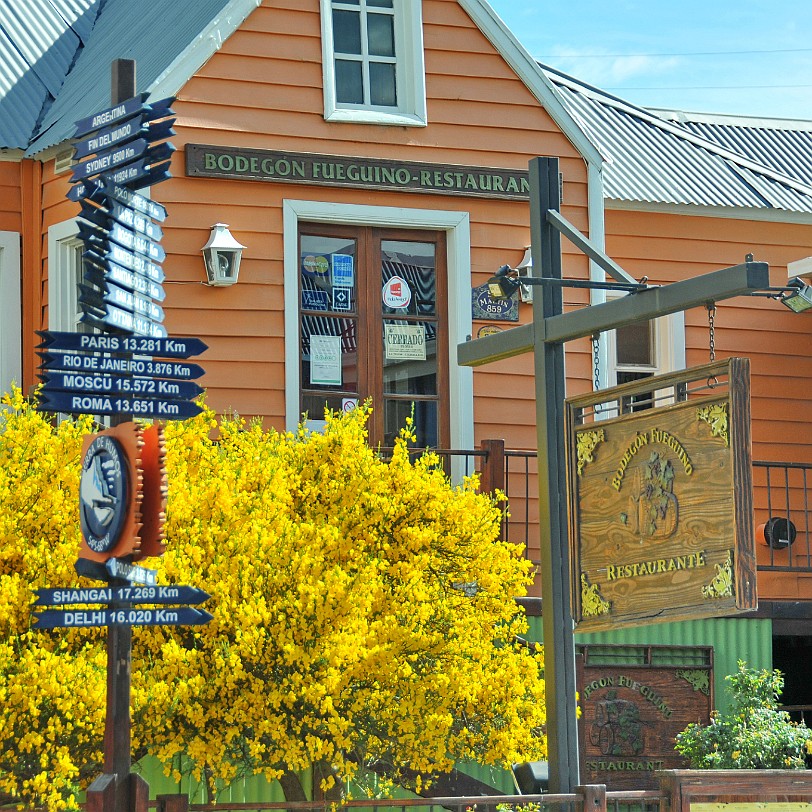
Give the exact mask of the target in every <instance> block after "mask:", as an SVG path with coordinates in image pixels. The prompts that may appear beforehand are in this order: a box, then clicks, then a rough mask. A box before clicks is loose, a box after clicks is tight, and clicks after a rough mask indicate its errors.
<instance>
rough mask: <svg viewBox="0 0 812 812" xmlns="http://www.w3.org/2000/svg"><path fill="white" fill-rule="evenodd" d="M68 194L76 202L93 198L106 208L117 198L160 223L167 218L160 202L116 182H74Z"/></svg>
mask: <svg viewBox="0 0 812 812" xmlns="http://www.w3.org/2000/svg"><path fill="white" fill-rule="evenodd" d="M67 196H68V198H69V199H70V200H72V201H74V203H78V202H79V201H80V200H93V201H95V202H96V203H98V204H99V205H100V206H104V207H105V208H107V204H108V201H109V200H117V201H118V202H119V203H123V204H124V205H125V206H129V207H130V208H131V209H135V211H137V212H139V213H140V214H143V215H146V216H147V217H151V218H152V219H153V220H157V221H158V222H159V223H162V222H163V221H164V220H166V209H165V208H164V207H163V206H162V205H161V204H160V203H156V202H155V201H154V200H150V199H149V198H148V197H144V196H143V195H139V194H138V193H137V192H133V191H132V190H131V189H126V188H125V187H123V186H117V185H116V184H114V183H108V184H102V183H99V182H98V181H95V180H86V181H83V182H82V183H76V184H74V185H73V186H72V187H71V188H70V190H69V191H68V195H67Z"/></svg>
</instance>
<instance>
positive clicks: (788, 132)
mask: <svg viewBox="0 0 812 812" xmlns="http://www.w3.org/2000/svg"><path fill="white" fill-rule="evenodd" d="M656 112H657V114H658V115H659V116H661V117H668V114H667V111H656ZM676 116H678V117H677V118H676V121H677V122H678V123H679V124H681V125H682V126H683V127H685V129H687V130H689V131H690V132H692V133H695V134H696V135H699V136H702V137H703V138H707V139H708V140H709V141H714V142H715V143H717V144H720V145H722V146H723V147H727V148H728V149H732V150H735V151H736V152H739V153H741V154H742V155H746V156H747V157H748V158H751V159H752V160H754V161H758V162H759V163H761V164H764V166H769V167H771V168H772V169H775V170H776V171H778V172H783V173H785V174H787V175H791V176H792V177H795V178H798V179H799V180H803V181H804V182H806V183H809V184H812V122H808V121H787V120H785V119H784V120H782V119H761V120H759V119H743V120H741V121H736V119H735V118H733V117H730V116H703V115H701V114H694V113H677V114H676ZM669 120H673V119H670V117H669Z"/></svg>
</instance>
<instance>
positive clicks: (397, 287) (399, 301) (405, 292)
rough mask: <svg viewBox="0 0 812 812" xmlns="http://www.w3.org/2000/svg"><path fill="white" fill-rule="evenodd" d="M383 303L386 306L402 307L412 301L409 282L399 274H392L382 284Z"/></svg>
mask: <svg viewBox="0 0 812 812" xmlns="http://www.w3.org/2000/svg"><path fill="white" fill-rule="evenodd" d="M382 295H383V303H384V304H385V305H386V306H387V307H391V308H394V309H399V310H400V309H403V308H406V307H408V306H409V302H411V301H412V289H411V288H410V287H409V283H408V282H407V281H406V280H405V279H403V278H402V277H400V276H393V277H392V278H391V279H388V280H387V282H386V284H385V285H384V286H383V294H382Z"/></svg>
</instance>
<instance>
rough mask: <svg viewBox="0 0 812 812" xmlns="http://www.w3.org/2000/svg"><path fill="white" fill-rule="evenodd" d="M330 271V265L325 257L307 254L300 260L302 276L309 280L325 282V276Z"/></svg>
mask: <svg viewBox="0 0 812 812" xmlns="http://www.w3.org/2000/svg"><path fill="white" fill-rule="evenodd" d="M329 271H330V263H329V262H328V261H327V257H322V256H315V255H314V254H308V255H307V256H306V257H305V258H304V259H303V260H302V274H303V275H304V276H308V277H310V278H311V279H319V280H324V281H327V274H328V272H329Z"/></svg>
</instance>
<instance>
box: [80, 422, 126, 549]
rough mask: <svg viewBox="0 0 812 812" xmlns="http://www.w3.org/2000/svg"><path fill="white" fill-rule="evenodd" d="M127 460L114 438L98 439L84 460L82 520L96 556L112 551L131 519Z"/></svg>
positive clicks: (81, 491)
mask: <svg viewBox="0 0 812 812" xmlns="http://www.w3.org/2000/svg"><path fill="white" fill-rule="evenodd" d="M128 497H129V482H128V475H127V459H126V455H125V453H124V450H123V449H122V447H121V445H120V444H119V442H118V441H117V440H114V439H113V438H112V437H106V436H104V435H101V436H99V437H96V439H95V440H93V442H92V443H91V444H90V447H89V448H88V449H87V453H86V454H85V458H84V460H83V461H82V479H81V482H80V485H79V518H80V523H81V526H82V535H83V536H84V537H85V541H86V542H87V546H88V547H90V549H91V550H93V551H94V552H96V553H106V552H109V551H110V550H112V549H113V548H114V547H115V546H116V543H117V542H118V540H119V536H120V535H121V531H122V529H123V527H124V522H125V520H126V518H127V508H128Z"/></svg>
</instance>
